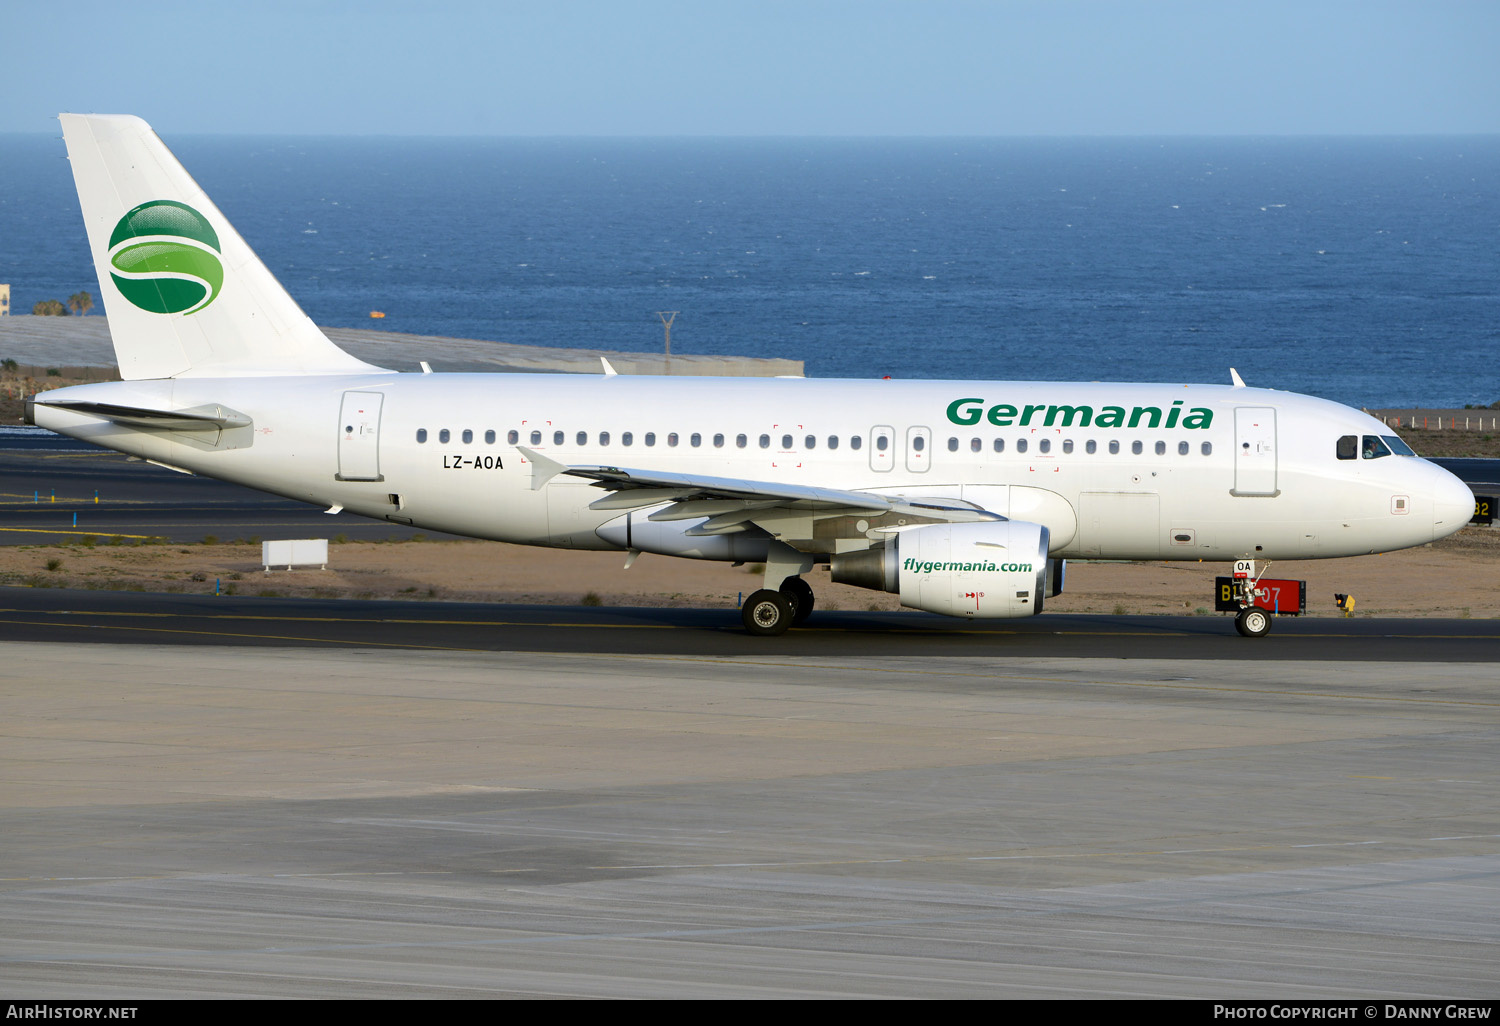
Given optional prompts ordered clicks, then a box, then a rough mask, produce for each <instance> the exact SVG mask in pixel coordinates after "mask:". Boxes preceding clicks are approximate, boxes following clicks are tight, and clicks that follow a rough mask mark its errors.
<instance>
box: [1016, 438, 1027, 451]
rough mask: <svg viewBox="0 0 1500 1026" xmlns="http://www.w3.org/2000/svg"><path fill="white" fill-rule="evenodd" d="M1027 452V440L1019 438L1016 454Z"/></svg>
mask: <svg viewBox="0 0 1500 1026" xmlns="http://www.w3.org/2000/svg"><path fill="white" fill-rule="evenodd" d="M1025 451H1026V439H1024V438H1017V439H1016V452H1025Z"/></svg>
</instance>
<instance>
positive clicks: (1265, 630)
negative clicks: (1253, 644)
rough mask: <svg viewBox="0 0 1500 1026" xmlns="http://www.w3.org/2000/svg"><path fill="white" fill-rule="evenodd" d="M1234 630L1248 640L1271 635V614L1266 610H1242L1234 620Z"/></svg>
mask: <svg viewBox="0 0 1500 1026" xmlns="http://www.w3.org/2000/svg"><path fill="white" fill-rule="evenodd" d="M1234 629H1235V630H1237V631H1239V632H1240V633H1241V634H1243V635H1244V636H1245V637H1247V638H1261V637H1264V636H1265V635H1267V634H1269V633H1271V614H1270V613H1267V612H1266V611H1265V610H1264V609H1241V610H1240V611H1239V612H1238V613H1237V614H1236V615H1235V618H1234Z"/></svg>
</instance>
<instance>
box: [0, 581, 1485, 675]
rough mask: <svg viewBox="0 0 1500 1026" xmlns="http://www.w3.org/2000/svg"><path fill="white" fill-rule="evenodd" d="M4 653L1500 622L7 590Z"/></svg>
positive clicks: (1116, 634) (1124, 638) (674, 645)
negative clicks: (44, 648) (18, 644)
mask: <svg viewBox="0 0 1500 1026" xmlns="http://www.w3.org/2000/svg"><path fill="white" fill-rule="evenodd" d="M0 641H34V642H50V643H56V644H68V645H78V644H89V643H94V642H107V643H111V644H120V645H198V646H216V645H249V646H275V647H295V648H305V647H320V648H321V647H327V648H356V647H363V648H370V649H388V650H393V649H405V650H419V651H452V652H558V653H566V652H587V653H595V654H600V655H609V654H622V655H660V656H744V657H752V658H753V657H757V656H762V655H768V654H769V655H775V656H778V657H787V656H791V657H802V656H807V657H824V658H849V657H855V656H883V657H893V658H895V657H973V658H999V659H1006V658H1013V657H1018V656H1024V657H1044V658H1062V657H1067V658H1073V659H1093V658H1106V657H1108V658H1131V659H1208V660H1242V661H1250V662H1255V661H1259V660H1267V659H1288V660H1304V661H1317V662H1326V661H1345V662H1349V663H1370V662H1386V663H1392V664H1421V663H1453V662H1478V663H1500V620H1495V619H1477V620H1464V619H1452V620H1445V619H1437V618H1430V619H1417V618H1411V619H1399V618H1385V617H1382V618H1379V619H1376V618H1368V617H1366V618H1358V619H1333V618H1326V617H1321V618H1309V619H1295V618H1291V617H1279V618H1277V620H1276V623H1275V627H1274V628H1273V630H1272V632H1271V634H1270V635H1268V636H1267V637H1264V638H1259V639H1246V638H1241V637H1239V636H1238V635H1237V634H1236V633H1235V631H1234V626H1233V620H1232V618H1230V617H1228V616H1102V615H1096V614H1076V613H1075V614H1067V613H1063V614H1050V613H1049V614H1046V615H1044V616H1040V617H1035V618H1030V619H1026V620H991V621H962V620H954V619H952V618H950V617H940V616H935V615H932V614H928V613H917V612H896V613H879V612H846V611H830V612H820V613H816V614H815V615H814V617H813V619H812V620H810V621H809V622H808V623H807V624H806V625H804V626H803V627H800V628H797V629H795V630H793V631H790V632H788V633H787V634H785V635H783V636H781V637H779V638H758V637H752V636H751V635H749V634H747V633H746V632H745V630H744V628H743V627H742V626H741V625H740V617H739V613H738V611H737V610H733V609H676V608H628V607H585V606H552V605H545V606H506V605H495V604H488V603H463V602H440V603H434V602H422V601H360V600H345V599H297V598H249V597H240V596H211V595H181V594H174V595H163V594H155V595H153V594H141V593H135V592H108V591H69V590H64V589H51V588H9V589H3V590H0Z"/></svg>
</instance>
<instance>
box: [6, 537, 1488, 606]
mask: <svg viewBox="0 0 1500 1026" xmlns="http://www.w3.org/2000/svg"><path fill="white" fill-rule="evenodd" d="M623 564H624V556H623V554H620V553H597V552H570V551H560V550H556V549H536V548H527V547H524V546H516V545H503V544H500V543H498V542H480V541H427V542H400V543H373V542H369V543H367V542H350V543H346V544H334V545H330V546H329V566H328V569H326V570H322V569H318V568H299V569H296V570H292V571H287V570H285V569H276V570H273V571H272V572H271V573H265V572H264V570H263V568H262V565H261V563H260V546H259V545H235V544H224V545H171V544H161V545H142V546H135V545H112V544H109V540H108V539H104V538H101V539H98V540H97V541H96V542H94V543H93V544H73V545H54V546H5V547H0V586H5V587H45V588H90V589H111V590H129V591H153V592H162V591H165V592H182V593H189V594H202V595H206V596H211V595H212V594H213V593H214V590H215V588H216V587H217V588H220V589H222V590H223V591H225V592H228V593H231V594H239V595H266V596H289V595H298V596H311V597H320V598H334V597H346V598H362V599H371V598H417V599H431V600H436V601H483V602H497V603H556V604H567V605H578V604H586V605H596V604H598V605H610V606H687V607H696V608H737V607H738V605H739V602H740V597H741V596H742V595H748V594H749V593H750V592H751V591H754V590H755V589H756V588H757V587H759V586H760V584H759V580H760V579H759V576H758V571H759V568H758V567H757V568H752V567H739V568H735V567H731V566H729V565H727V564H723V563H703V562H697V561H694V560H686V559H673V558H669V557H666V556H653V555H649V554H648V555H643V556H641V557H640V558H639V559H638V560H637V561H636V563H635V565H634V566H633V567H632V568H631V569H629V570H625V569H624V568H623ZM752 569H754V570H755V571H756V573H754V574H752V572H751V570H752ZM1497 570H1500V529H1494V528H1477V527H1470V528H1466V529H1465V530H1464V531H1462V532H1461V533H1459V534H1458V535H1456V536H1454V537H1453V538H1449V539H1446V540H1444V541H1442V542H1439V543H1438V544H1436V545H1432V546H1427V547H1423V548H1418V549H1407V550H1405V551H1402V552H1392V553H1386V554H1383V555H1376V556H1363V557H1358V558H1352V559H1326V560H1304V561H1287V562H1276V563H1273V564H1272V565H1271V567H1270V569H1269V576H1273V577H1283V578H1291V579H1295V580H1305V581H1307V605H1308V613H1309V614H1310V615H1314V616H1338V615H1341V614H1340V613H1339V611H1338V609H1337V607H1336V606H1335V604H1334V593H1335V592H1342V593H1348V594H1352V595H1354V596H1355V599H1356V603H1357V604H1356V607H1355V612H1356V615H1360V616H1447V617H1468V616H1473V617H1483V618H1491V617H1497V616H1500V573H1497ZM1227 573H1228V566H1227V564H1224V563H1164V562H1150V563H1087V562H1079V561H1070V562H1069V564H1068V577H1067V590H1066V592H1065V593H1064V594H1063V595H1061V596H1058V597H1057V598H1055V599H1049V600H1048V602H1047V608H1048V609H1049V610H1053V611H1059V612H1097V613H1176V614H1184V613H1186V614H1193V613H1199V612H1201V613H1203V614H1209V613H1211V612H1212V610H1213V594H1214V578H1215V577H1216V576H1219V575H1224V574H1227ZM808 581H809V583H810V584H812V586H813V589H814V591H815V592H816V593H817V596H818V604H819V608H822V609H860V610H863V609H896V608H899V603H898V602H897V601H896V596H894V595H886V594H883V593H877V592H870V591H864V590H862V589H859V588H851V587H847V586H844V585H837V584H833V583H832V582H831V581H829V579H828V574H827V571H826V570H825V569H819V570H815V571H814V572H813V573H811V574H809V575H808Z"/></svg>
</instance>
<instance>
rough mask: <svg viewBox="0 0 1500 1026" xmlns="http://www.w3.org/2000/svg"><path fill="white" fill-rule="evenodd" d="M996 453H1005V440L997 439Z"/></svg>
mask: <svg viewBox="0 0 1500 1026" xmlns="http://www.w3.org/2000/svg"><path fill="white" fill-rule="evenodd" d="M995 451H996V452H1004V451H1005V439H1003V438H997V439H995Z"/></svg>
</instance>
